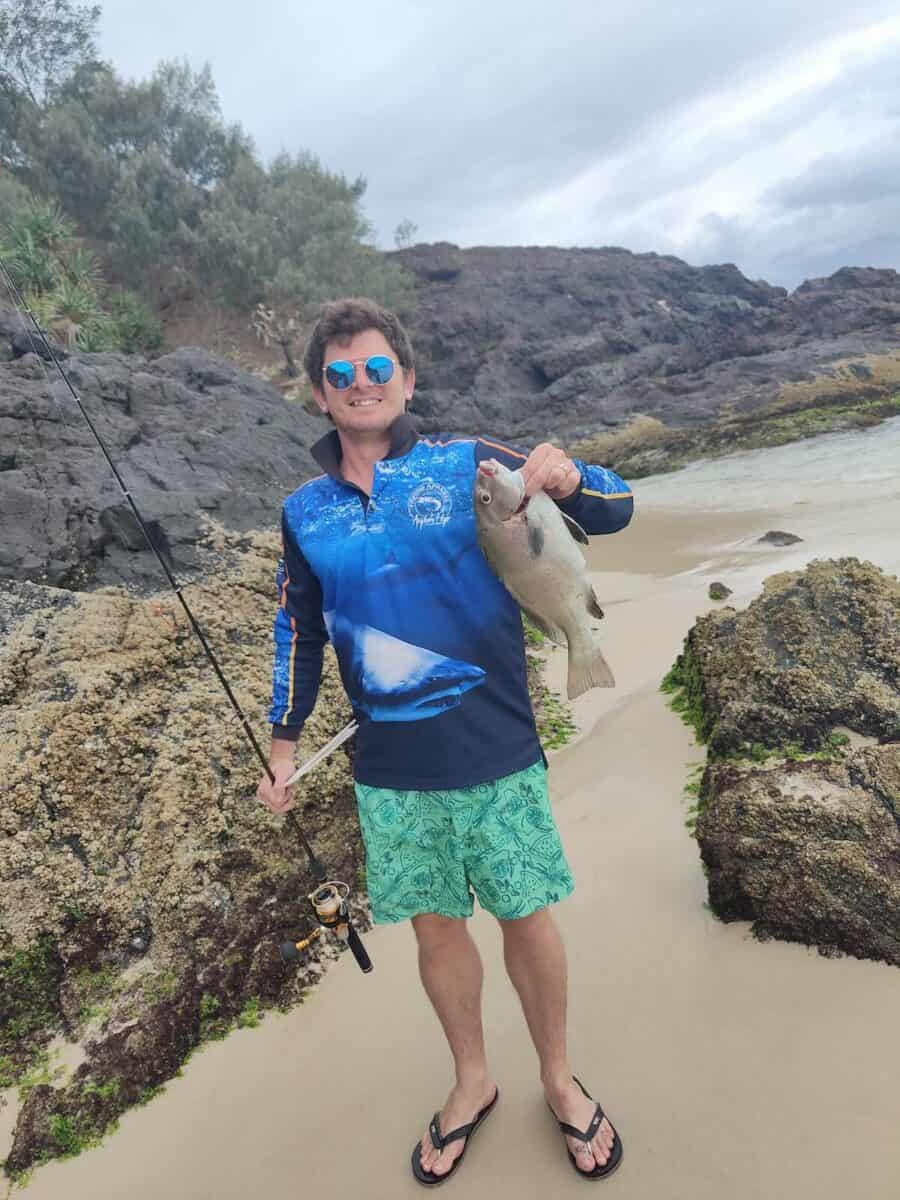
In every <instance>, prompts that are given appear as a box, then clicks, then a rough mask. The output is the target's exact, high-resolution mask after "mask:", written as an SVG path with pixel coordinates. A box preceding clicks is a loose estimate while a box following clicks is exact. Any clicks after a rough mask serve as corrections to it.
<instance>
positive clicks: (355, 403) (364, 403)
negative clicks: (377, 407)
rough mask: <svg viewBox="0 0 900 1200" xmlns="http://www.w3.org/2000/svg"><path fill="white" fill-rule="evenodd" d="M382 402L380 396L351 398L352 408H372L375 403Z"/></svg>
mask: <svg viewBox="0 0 900 1200" xmlns="http://www.w3.org/2000/svg"><path fill="white" fill-rule="evenodd" d="M380 403H381V400H380V398H379V397H378V396H375V397H374V398H373V399H371V400H351V401H350V407H351V408H371V407H372V405H373V404H380Z"/></svg>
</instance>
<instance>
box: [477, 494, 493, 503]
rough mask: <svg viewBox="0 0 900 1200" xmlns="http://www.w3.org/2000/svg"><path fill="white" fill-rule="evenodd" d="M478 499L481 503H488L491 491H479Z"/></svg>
mask: <svg viewBox="0 0 900 1200" xmlns="http://www.w3.org/2000/svg"><path fill="white" fill-rule="evenodd" d="M478 499H479V500H480V501H481V503H482V504H490V502H491V493H490V492H479V493H478Z"/></svg>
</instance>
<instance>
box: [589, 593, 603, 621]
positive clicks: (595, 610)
mask: <svg viewBox="0 0 900 1200" xmlns="http://www.w3.org/2000/svg"><path fill="white" fill-rule="evenodd" d="M587 610H588V612H589V613H590V614H591V615H592V616H594V617H600V618H601V620H602V618H603V616H604V613H603V609H602V608H601V607H600V601H599V600H598V599H597V593H596V592H595V591H594V589H593V588H591V591H590V595H589V596H588V598H587Z"/></svg>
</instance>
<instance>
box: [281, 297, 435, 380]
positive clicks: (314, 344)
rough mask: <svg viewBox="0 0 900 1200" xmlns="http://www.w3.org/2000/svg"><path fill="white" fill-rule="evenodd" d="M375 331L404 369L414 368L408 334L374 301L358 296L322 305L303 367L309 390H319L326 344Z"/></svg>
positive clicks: (392, 315) (390, 313)
mask: <svg viewBox="0 0 900 1200" xmlns="http://www.w3.org/2000/svg"><path fill="white" fill-rule="evenodd" d="M369 329H377V330H378V332H379V333H381V334H383V335H384V339H385V341H386V342H387V343H388V345H389V346H390V347H391V349H392V350H393V351H394V353H395V354H396V355H397V360H398V362H399V363H400V366H401V367H403V368H404V370H407V371H408V370H410V369H411V368H412V367H414V366H415V362H414V360H413V350H412V345H411V344H410V340H409V334H408V333H407V332H406V330H405V329H404V328H403V326H402V325H401V324H400V321H399V320H398V319H397V317H396V316H395V315H394V313H392V312H389V311H388V310H387V309H386V308H382V307H381V305H379V304H376V303H375V301H374V300H366V299H365V298H364V297H361V296H350V297H348V298H347V299H345V300H331V301H329V303H327V304H323V305H322V308H321V309H320V310H319V316H318V318H317V320H316V323H315V325H314V326H313V329H312V333H311V334H310V335H309V341H308V342H307V344H306V352H305V353H304V355H303V365H304V367H305V368H306V374H307V375H308V376H309V379H310V383H312V385H313V387H315V388H321V387H322V368H323V367H324V366H325V347H326V346H327V345H328V343H329V342H339V343H340V342H343V341H349V340H350V338H352V337H353V336H354V335H355V334H357V333H365V332H366V331H367V330H369Z"/></svg>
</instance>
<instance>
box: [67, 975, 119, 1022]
mask: <svg viewBox="0 0 900 1200" xmlns="http://www.w3.org/2000/svg"><path fill="white" fill-rule="evenodd" d="M69 982H70V984H71V986H72V989H73V991H74V992H75V994H76V995H77V996H78V998H79V1000H80V1002H81V1011H80V1016H81V1020H82V1021H95V1020H103V1019H105V1018H106V1017H107V1016H108V1015H109V1011H110V1008H111V1002H112V1000H113V998H114V997H115V996H116V995H117V994H118V993H119V992H120V991H121V990H122V985H121V984H120V982H119V977H118V974H117V972H116V970H115V969H114V968H113V967H102V968H100V969H99V970H91V969H90V968H85V969H83V970H81V971H75V972H73V973H72V976H71V978H70V981H69Z"/></svg>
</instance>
